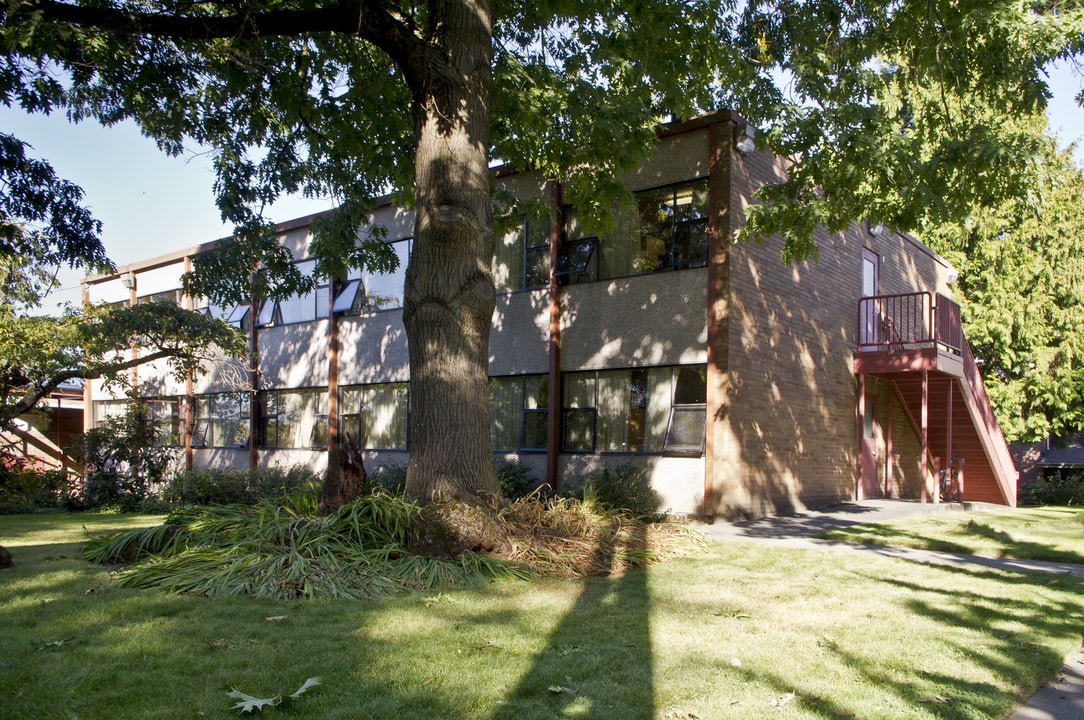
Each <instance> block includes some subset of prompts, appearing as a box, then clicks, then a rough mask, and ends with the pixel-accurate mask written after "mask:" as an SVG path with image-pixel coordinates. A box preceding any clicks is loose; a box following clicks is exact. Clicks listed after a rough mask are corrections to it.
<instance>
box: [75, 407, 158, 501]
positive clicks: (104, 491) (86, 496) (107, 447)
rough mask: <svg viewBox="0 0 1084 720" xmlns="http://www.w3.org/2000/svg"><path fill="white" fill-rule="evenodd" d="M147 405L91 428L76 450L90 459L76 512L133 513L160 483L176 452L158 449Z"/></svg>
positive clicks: (76, 499)
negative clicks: (109, 509)
mask: <svg viewBox="0 0 1084 720" xmlns="http://www.w3.org/2000/svg"><path fill="white" fill-rule="evenodd" d="M145 418H146V413H145V407H144V406H143V405H142V404H140V403H132V404H131V405H129V407H128V410H127V411H126V412H125V413H124V414H123V415H118V416H116V417H111V418H108V419H107V420H106V421H105V422H104V423H102V424H101V425H99V426H98V427H96V428H93V429H91V430H88V431H87V432H86V433H85V434H84V435H83V437H82V439H81V442H80V445H81V447H79V448H78V449H77V450H78V451H81V453H82V455H83V457H85V458H86V461H87V474H86V479H85V482H84V485H83V492H82V494H81V495H76V496H73V497H72V498H71V503H70V504H71V506H72V507H73V508H77V507H82V508H86V509H92V508H102V507H112V508H117V509H120V510H135V509H137V508H138V507H139V505H140V504H141V503H142V502H143V501H144V500H146V499H147V498H149V497H150V496H151V494H152V488H153V487H154V486H156V485H158V484H160V483H161V482H162V479H163V478H164V477H165V474H166V472H167V471H168V470H169V467H170V465H172V464H173V461H174V459H175V457H176V449H175V448H171V447H166V446H163V445H159V444H158V441H159V437H158V434H159V433H158V428H157V427H156V426H155V425H154V424H153V423H149V422H146V420H145Z"/></svg>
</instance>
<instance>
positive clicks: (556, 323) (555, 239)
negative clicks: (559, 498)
mask: <svg viewBox="0 0 1084 720" xmlns="http://www.w3.org/2000/svg"><path fill="white" fill-rule="evenodd" d="M563 202H564V198H563V191H562V188H561V182H560V181H559V180H557V179H552V180H550V283H549V288H548V291H547V295H548V298H549V315H550V318H549V319H550V322H549V364H548V367H547V372H548V384H547V388H546V390H547V392H546V404H547V405H548V407H549V411H548V412H547V413H546V484H547V485H549V486H550V488H551V490H552V491H553V492H556V491H557V490H558V489H559V488H560V483H561V478H560V473H559V472H558V462H559V460H560V458H559V455H558V453H559V450H560V432H561V422H560V421H561V289H560V287H559V286H558V284H557V260H558V258H559V257H560V256H561V236H562V230H563V229H564V213H563V212H562V209H561V208H562V203H563Z"/></svg>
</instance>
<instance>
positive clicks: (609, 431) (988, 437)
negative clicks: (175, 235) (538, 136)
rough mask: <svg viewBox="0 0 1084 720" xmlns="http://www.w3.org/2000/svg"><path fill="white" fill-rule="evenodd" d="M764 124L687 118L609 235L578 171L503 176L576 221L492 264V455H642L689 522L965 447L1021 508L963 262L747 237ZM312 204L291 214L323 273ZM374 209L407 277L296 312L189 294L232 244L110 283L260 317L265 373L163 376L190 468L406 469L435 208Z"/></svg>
mask: <svg viewBox="0 0 1084 720" xmlns="http://www.w3.org/2000/svg"><path fill="white" fill-rule="evenodd" d="M748 137H749V132H748V129H747V128H746V126H745V124H744V121H743V120H742V119H741V118H740V117H738V116H736V115H734V114H732V113H729V112H719V113H714V114H711V115H708V116H705V117H702V118H698V119H695V120H691V121H688V122H683V123H677V124H674V125H670V126H667V127H666V128H664V129H663V130H661V131H660V133H659V141H658V147H657V149H656V152H655V153H654V155H653V157H652V158H651V159H650V160H648V161H646V162H644V163H643V164H642V165H641V167H640V168H639V169H638V170H637V171H636V172H635V173H632V174H631V175H630V176H628V177H626V178H623V180H624V182H625V183H626V184H627V186H628V187H629V188H630V189H631V190H633V191H634V198H635V200H634V202H633V203H632V204H631V205H630V206H629V207H625V208H619V209H618V210H617V211H616V214H615V218H616V219H615V222H614V227H613V230H612V231H610V232H608V233H605V234H598V235H595V234H588V233H587V232H586V231H585V230H584V229H583V227H582V225H581V223H579V222H578V220H577V214H576V208H574V207H567V206H565V205H563V204H562V202H561V186H560V183H559V182H557V181H555V180H552V179H547V178H545V177H541V176H539V175H538V174H536V173H532V172H515V171H512V170H509V169H501V170H498V171H497V173H496V175H497V182H498V185H499V186H500V188H501V189H502V190H506V191H509V192H512V193H514V194H516V195H517V196H518V197H520V198H525V199H532V200H537V201H541V202H543V203H547V204H548V205H549V207H550V214H551V217H555V218H558V219H559V221H558V222H556V223H549V222H534V221H532V220H530V219H529V218H527V217H525V218H524V219H523V221H522V222H521V223H519V225H518V227H516V228H515V229H514V231H511V232H508V233H506V234H504V235H503V237H501V238H499V240H498V247H497V251H496V255H495V257H494V258H493V276H494V280H495V283H496V286H497V292H498V299H497V309H496V312H495V314H494V317H493V327H492V334H491V338H490V359H489V374H490V378H491V379H490V401H491V413H492V437H491V440H492V445H493V453H494V456H495V457H496V458H497V459H504V458H507V459H515V460H517V461H519V462H521V463H523V464H526V465H528V466H530V467H531V468H532V469H533V471H534V474H535V475H536V477H538V478H539V479H543V480H547V481H549V482H550V483H562V482H569V481H573V480H574V479H575V478H576V477H577V476H580V475H582V474H584V473H586V472H589V471H591V470H593V469H596V468H598V467H600V466H602V465H609V466H615V465H619V464H628V463H631V464H633V465H636V466H640V467H643V468H646V469H647V471H648V476H649V477H650V480H651V483H652V485H653V487H654V488H655V489H656V490H657V491H658V493H659V494H660V496H661V498H662V506H661V508H660V509H663V510H670V511H673V512H676V513H689V514H698V515H709V516H710V515H723V516H742V515H762V514H767V513H774V512H783V511H790V510H793V509H800V508H803V507H815V506H822V505H827V504H832V503H836V502H839V501H844V500H848V499H855V498H864V497H880V496H887V497H913V498H919V497H921V498H924V499H925V498H929V499H931V500H934V501H936V500H937V496H938V493H937V492H936V491H935V488H936V487H937V477H938V472H939V469H940V468H944V467H946V466H947V465H948V464H949V463H950V461H951V465H952V469H953V471H954V472H956V473H957V474H958V475H959V477H960V479H962V480H963V488H964V490H963V498H964V499H975V500H983V501H989V502H998V503H1005V504H1010V505H1012V504H1015V498H1016V473H1015V470H1014V469H1013V467H1012V463H1011V460H1009V458H1008V454H1007V450H1006V449H1005V443H1004V441H1003V440H1002V438H1001V435H1000V432H999V431H998V428H997V425H996V422H994V421H993V416H992V414H991V413H990V409H989V403H988V402H987V401H986V396H985V392H984V391H983V389H982V384H981V379H980V378H979V377H978V373H977V370H976V368H975V367H974V362H973V361H972V360H971V359H970V354H969V352H968V350H967V347H966V342H965V341H964V339H963V335H962V333H961V331H960V325H959V312H958V308H957V307H956V305H955V304H954V303H953V302H952V301H951V299H950V296H951V283H952V281H953V280H954V279H955V271H954V270H953V268H952V267H950V266H949V264H948V263H947V262H946V261H945V260H943V259H942V258H940V257H939V256H938V255H937V254H936V253H934V252H932V251H931V250H930V249H929V248H927V247H925V246H923V245H922V244H921V243H920V242H918V241H917V240H915V239H914V238H912V237H909V236H907V235H904V234H900V233H897V232H893V231H892V230H891V229H890V228H885V227H882V226H880V225H877V224H872V223H864V224H862V225H855V226H853V227H851V228H850V229H849V230H847V231H845V232H841V233H828V232H824V231H821V232H819V233H818V235H817V238H816V241H817V245H818V248H819V260H818V261H816V262H814V261H808V262H804V263H801V264H798V265H787V264H785V263H784V262H783V261H782V260H781V259H780V256H779V251H780V249H781V241H779V242H778V243H777V242H767V243H765V244H764V245H762V246H761V245H755V244H747V243H735V242H734V237H735V232H736V230H737V229H738V228H739V227H740V226H741V224H742V222H743V218H744V208H746V207H747V206H748V205H749V204H750V203H751V202H754V201H753V199H752V194H753V192H754V190H756V189H757V188H758V187H760V186H762V185H764V184H765V183H768V182H772V181H775V180H778V179H780V178H782V177H783V176H784V173H785V164H784V163H783V162H782V161H781V160H779V159H777V158H775V157H773V156H772V155H771V154H769V153H767V152H764V151H758V150H756V149H755V148H753V147H751V145H750V144H748V143H747V142H745V140H746V139H747V138H748ZM312 219H313V218H311V217H310V218H301V219H299V220H295V221H292V222H288V223H284V224H282V225H281V226H279V231H280V237H281V242H282V243H283V244H284V245H285V246H286V247H288V248H289V249H290V250H291V252H292V253H293V255H294V257H295V259H296V262H297V263H298V264H299V266H300V268H301V269H302V270H303V271H311V269H312V266H313V261H312V260H311V259H310V258H309V256H308V246H309V242H310V239H311V237H310V233H309V227H310V223H311V221H312ZM373 223H374V224H375V225H379V226H382V227H383V228H385V229H386V231H387V238H388V242H390V243H392V245H393V247H394V249H395V251H396V253H397V254H398V255H399V258H400V267H399V269H398V270H397V271H395V272H393V273H389V274H371V273H355V274H353V275H352V276H351V277H350V278H348V279H347V280H346V281H345V282H339V283H336V284H335V285H334V286H330V285H325V286H322V287H320V288H318V289H317V290H315V291H314V292H312V293H310V294H308V295H305V296H303V297H296V298H292V299H290V300H286V301H281V302H260V301H259V299H254V300H253V301H252V302H249V303H244V304H241V305H238V306H236V307H228V308H215V307H208V306H207V304H206V303H205V302H201V301H200V300H198V299H194V298H189V297H186V296H183V295H182V293H181V291H180V281H179V279H180V275H181V273H182V272H184V271H185V270H187V269H189V268H190V267H191V259H192V258H193V257H194V256H196V255H198V254H199V253H201V252H205V251H206V249H207V248H208V247H209V245H200V246H196V247H193V248H190V249H187V250H184V251H181V252H176V253H172V254H169V255H164V256H161V257H158V258H152V259H149V260H147V261H145V262H140V263H135V264H132V265H129V266H126V267H121V268H118V270H117V272H116V273H115V274H113V275H109V276H93V277H89V278H87V279H86V281H85V295H86V297H87V299H88V300H90V301H92V302H131V303H138V302H144V301H146V300H148V299H169V300H171V301H175V302H179V303H183V304H186V305H188V306H189V307H191V308H193V309H204V310H205V311H206V312H211V313H215V314H216V315H218V316H220V317H222V318H223V319H225V320H226V321H227V322H231V323H234V324H236V325H238V326H239V327H242V328H244V329H245V330H246V331H247V332H248V333H249V338H250V344H251V347H252V348H253V349H254V351H255V357H256V359H257V363H256V367H253V368H246V367H242V366H240V365H238V364H236V363H233V362H227V361H223V362H222V363H220V364H218V365H216V366H215V367H214V368H212V370H211V371H210V372H208V373H207V374H205V375H203V376H200V377H193V378H190V379H189V380H188V381H187V382H178V381H175V380H173V379H171V378H170V377H169V376H168V374H166V373H163V372H160V371H159V369H157V368H155V367H153V366H146V367H143V368H141V369H140V370H139V381H140V382H141V383H142V384H143V385H144V392H145V394H147V395H148V397H150V398H152V399H153V403H152V404H153V407H154V408H155V415H156V421H157V422H160V423H161V425H162V428H163V430H164V431H165V432H164V434H163V436H164V437H168V438H170V441H171V442H173V443H176V444H177V445H178V446H180V447H182V448H183V449H184V453H183V456H184V458H185V462H186V463H187V464H188V465H189V466H193V467H244V466H249V465H268V464H276V465H290V464H294V463H305V464H307V465H310V466H313V467H315V468H318V469H319V468H322V467H324V466H325V465H326V455H327V453H326V444H327V436H328V428H329V426H330V425H331V424H335V426H336V427H338V428H339V430H340V435H341V437H342V439H343V442H345V443H352V444H355V445H356V446H358V449H359V450H362V451H363V453H364V458H365V462H366V466H367V468H368V469H369V470H370V471H372V470H373V469H374V468H375V467H377V466H379V465H381V464H388V463H400V464H405V462H406V459H407V454H408V452H409V449H410V438H409V432H408V413H409V394H410V377H409V370H408V363H407V342H406V336H405V333H404V330H403V324H402V311H401V305H402V297H403V283H404V278H405V267H406V261H407V258H408V256H409V254H410V246H411V234H412V232H413V214H412V213H411V212H410V211H409V210H406V209H404V208H401V207H397V206H395V205H394V204H392V203H391V202H390V201H388V202H385V203H384V204H382V205H380V206H379V207H378V208H377V209H376V210H375V212H374V217H373ZM333 339H337V342H332V340H333ZM331 396H333V397H334V398H335V400H336V402H335V403H332V404H331V409H332V410H333V412H329V402H328V400H329V397H331ZM85 401H86V407H87V408H89V409H91V410H92V412H90V413H88V419H87V422H88V423H91V422H95V421H99V420H100V419H101V418H103V417H105V416H106V415H108V414H109V413H111V412H116V411H117V410H118V409H119V408H121V407H123V400H120V399H117V398H115V397H113V396H111V395H109V394H107V393H106V392H104V390H103V389H102V388H101V387H100V386H99V385H98V384H94V383H88V384H87V387H86V397H85ZM362 445H363V447H362ZM959 468H962V471H959Z"/></svg>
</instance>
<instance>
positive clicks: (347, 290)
mask: <svg viewBox="0 0 1084 720" xmlns="http://www.w3.org/2000/svg"><path fill="white" fill-rule="evenodd" d="M360 290H361V279H360V278H357V279H354V280H350V281H349V282H347V283H346V284H345V285H342V286H341V289H340V290H339V294H338V295H336V296H335V305H334V306H333V307H332V308H331V311H332V312H334V313H351V314H355V313H357V312H359V311H360V310H361V309H362V307H363V301H364V299H365V295H364V294H363V293H362V292H360Z"/></svg>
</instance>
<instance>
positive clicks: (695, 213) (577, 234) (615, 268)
mask: <svg viewBox="0 0 1084 720" xmlns="http://www.w3.org/2000/svg"><path fill="white" fill-rule="evenodd" d="M565 228H566V240H565V243H564V247H563V252H562V254H561V259H560V261H559V262H560V263H561V265H562V266H565V267H568V268H569V271H568V273H567V274H568V275H569V276H570V282H572V283H575V282H581V281H584V280H600V279H609V278H618V277H625V276H628V275H639V274H642V273H651V272H662V271H666V270H681V269H684V268H692V267H703V266H704V265H706V264H707V257H708V252H707V251H708V243H707V230H708V181H707V180H695V181H692V182H685V183H680V184H677V185H667V186H665V187H661V188H656V189H653V190H645V191H642V192H638V193H636V194H635V196H634V200H633V202H632V203H630V204H629V205H628V206H626V207H623V208H619V209H617V211H616V212H615V214H614V228H613V231H612V232H610V233H608V234H605V235H602V236H600V237H599V238H597V239H596V238H593V237H590V238H588V237H585V236H586V232H585V229H584V228H583V227H582V225H581V224H580V223H579V221H578V219H577V218H576V214H575V211H574V210H567V211H566V216H565Z"/></svg>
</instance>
